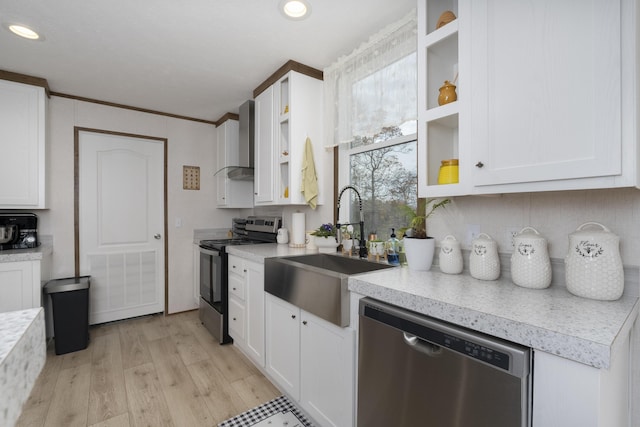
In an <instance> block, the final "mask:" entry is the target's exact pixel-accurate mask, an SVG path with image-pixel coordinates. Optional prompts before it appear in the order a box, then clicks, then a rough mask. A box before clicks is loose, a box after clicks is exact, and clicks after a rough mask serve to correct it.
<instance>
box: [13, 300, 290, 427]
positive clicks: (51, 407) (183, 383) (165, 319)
mask: <svg viewBox="0 0 640 427" xmlns="http://www.w3.org/2000/svg"><path fill="white" fill-rule="evenodd" d="M90 335H91V340H90V342H89V347H88V348H87V349H86V350H82V351H77V352H74V353H68V354H65V355H60V356H56V355H55V352H54V349H53V346H52V345H50V346H49V347H50V348H49V349H48V353H47V361H46V364H45V367H44V369H43V370H42V373H41V374H40V377H39V378H38V380H37V382H36V385H35V387H34V389H33V391H32V392H31V396H30V397H29V400H28V401H27V403H26V404H25V406H24V408H23V412H22V415H21V416H20V419H19V420H18V424H17V426H19V427H25V426H41V427H42V426H45V427H49V426H55V427H62V426H64V427H72V426H83V427H85V426H91V427H98V426H100V427H123V426H124V427H127V426H130V427H134V426H149V427H157V426H177V427H179V426H189V427H191V426H216V425H217V424H218V423H219V422H221V421H223V420H225V419H227V418H229V417H232V416H234V415H237V414H239V413H241V412H244V411H246V410H247V409H250V408H253V407H255V406H257V405H260V404H262V403H264V402H267V401H269V400H271V399H273V398H275V397H277V396H279V395H280V393H279V392H278V390H277V389H276V388H275V387H274V386H273V385H272V384H271V383H270V382H269V381H268V380H267V379H266V378H265V377H264V376H263V375H262V374H261V373H260V372H259V371H258V370H257V369H256V368H255V367H254V366H253V365H252V364H251V362H249V361H248V360H247V359H246V358H245V357H244V355H242V354H241V353H240V352H239V351H238V350H236V349H235V348H234V347H233V346H232V345H223V346H221V345H219V344H218V343H217V342H215V341H214V339H213V337H212V336H211V335H210V334H209V332H208V331H207V330H206V329H204V327H203V326H202V325H201V324H200V321H199V320H198V312H197V311H191V312H186V313H180V314H175V315H169V316H163V315H154V316H145V317H141V318H136V319H131V320H126V321H121V322H114V323H109V324H105V325H99V326H96V327H92V328H91V329H90Z"/></svg>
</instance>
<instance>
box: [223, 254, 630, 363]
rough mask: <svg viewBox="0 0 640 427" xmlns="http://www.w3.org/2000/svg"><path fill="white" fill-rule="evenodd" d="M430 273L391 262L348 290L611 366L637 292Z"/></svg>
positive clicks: (255, 257)
mask: <svg viewBox="0 0 640 427" xmlns="http://www.w3.org/2000/svg"><path fill="white" fill-rule="evenodd" d="M227 249H228V252H229V253H231V254H235V255H238V256H241V257H244V258H246V259H249V260H252V261H255V262H264V259H265V258H271V257H280V256H290V255H303V254H305V253H315V252H317V251H308V250H306V249H304V248H302V249H296V248H289V247H288V246H287V245H276V244H262V245H242V246H230V247H228V248H227ZM432 270H433V271H412V270H409V269H408V268H406V267H397V268H393V269H386V270H381V271H378V272H373V273H365V274H359V275H354V276H351V277H350V278H349V290H350V291H352V292H356V293H358V294H361V295H364V296H369V297H371V298H375V299H378V300H380V301H385V302H388V303H390V304H393V305H396V306H398V307H402V308H406V309H408V310H411V311H414V312H417V313H422V314H425V315H428V316H432V317H435V318H437V319H441V320H444V321H447V322H451V323H454V324H457V325H461V326H464V327H467V328H470V329H473V330H475V331H479V332H483V333H486V334H489V335H492V336H495V337H499V338H503V339H506V340H508V341H512V342H515V343H518V344H522V345H525V346H528V347H531V348H533V349H536V350H541V351H544V352H547V353H551V354H554V355H557V356H560V357H564V358H567V359H570V360H573V361H576V362H580V363H584V364H587V365H590V366H593V367H596V368H608V367H609V366H610V363H611V356H612V354H613V353H614V350H615V349H616V346H618V345H622V344H623V342H624V340H625V339H626V336H627V335H628V333H629V331H630V329H631V327H632V326H633V323H634V321H635V319H636V317H637V316H638V311H639V308H640V303H639V301H638V296H637V292H625V295H623V296H622V298H621V299H619V300H617V301H594V300H590V299H586V298H580V297H577V296H574V295H572V294H570V293H569V292H568V291H567V290H566V287H565V286H563V285H561V284H554V285H553V286H551V287H549V288H547V289H527V288H522V287H519V286H516V285H514V284H513V283H512V282H511V280H510V279H509V278H507V277H503V278H500V279H498V280H496V281H483V280H477V279H474V278H473V277H471V276H470V275H469V274H468V272H464V273H463V274H460V275H449V274H444V273H441V272H439V271H437V268H433V269H432Z"/></svg>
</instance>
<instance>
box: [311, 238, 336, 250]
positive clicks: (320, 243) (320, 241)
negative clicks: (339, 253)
mask: <svg viewBox="0 0 640 427" xmlns="http://www.w3.org/2000/svg"><path fill="white" fill-rule="evenodd" d="M313 240H314V242H315V244H316V246H317V247H318V251H319V252H320V253H321V254H331V253H335V252H336V248H337V247H338V242H336V238H335V237H333V236H331V237H322V236H313Z"/></svg>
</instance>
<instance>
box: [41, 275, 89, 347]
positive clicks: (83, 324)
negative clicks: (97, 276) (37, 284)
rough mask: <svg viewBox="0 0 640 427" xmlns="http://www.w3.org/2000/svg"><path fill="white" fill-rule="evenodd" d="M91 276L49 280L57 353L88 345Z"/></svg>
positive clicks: (48, 286)
mask: <svg viewBox="0 0 640 427" xmlns="http://www.w3.org/2000/svg"><path fill="white" fill-rule="evenodd" d="M90 278H91V276H80V277H69V278H66V279H55V280H49V281H48V282H47V283H46V284H45V285H44V293H45V294H49V295H51V303H52V306H53V333H54V335H55V347H56V354H65V353H71V352H73V351H78V350H84V349H85V348H87V346H88V345H89V285H90V282H91V280H90Z"/></svg>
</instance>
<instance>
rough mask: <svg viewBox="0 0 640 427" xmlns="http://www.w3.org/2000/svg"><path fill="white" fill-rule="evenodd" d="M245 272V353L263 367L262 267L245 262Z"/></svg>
mask: <svg viewBox="0 0 640 427" xmlns="http://www.w3.org/2000/svg"><path fill="white" fill-rule="evenodd" d="M245 271H246V273H245V280H246V281H245V303H246V310H247V313H246V315H247V320H246V331H247V336H246V341H247V351H248V353H249V356H250V357H251V358H252V359H253V360H254V361H255V362H256V363H257V364H259V365H260V366H261V367H264V364H265V355H264V330H265V325H264V266H263V265H262V264H258V263H254V262H249V261H245Z"/></svg>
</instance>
